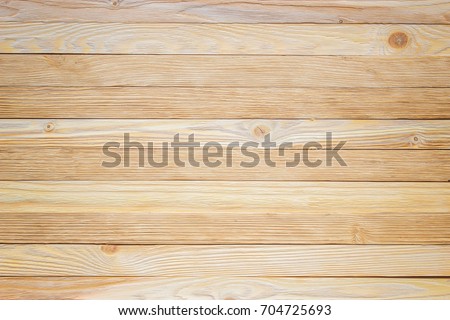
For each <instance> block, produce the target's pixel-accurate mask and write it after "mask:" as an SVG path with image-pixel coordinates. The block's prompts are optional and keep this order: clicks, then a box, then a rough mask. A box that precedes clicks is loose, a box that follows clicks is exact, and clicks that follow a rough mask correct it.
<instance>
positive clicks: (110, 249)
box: [100, 244, 119, 254]
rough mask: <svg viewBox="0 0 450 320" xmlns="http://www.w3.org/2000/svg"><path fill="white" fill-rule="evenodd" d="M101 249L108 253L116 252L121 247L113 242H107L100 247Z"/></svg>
mask: <svg viewBox="0 0 450 320" xmlns="http://www.w3.org/2000/svg"><path fill="white" fill-rule="evenodd" d="M100 250H102V251H103V252H104V253H106V254H114V253H116V252H117V251H118V250H119V248H118V247H117V246H115V245H112V244H105V245H102V246H101V247H100Z"/></svg>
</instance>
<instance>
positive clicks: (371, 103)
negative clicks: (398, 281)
mask: <svg viewBox="0 0 450 320" xmlns="http://www.w3.org/2000/svg"><path fill="white" fill-rule="evenodd" d="M0 104H1V106H2V107H1V108H0V117H2V118H48V119H49V121H50V120H51V119H54V118H77V119H78V118H80V119H82V118H106V119H140V118H144V119H165V118H169V119H172V118H176V119H193V118H195V119H198V118H199V117H201V118H204V119H236V118H247V119H252V118H256V119H258V118H265V119H280V118H282V119H298V118H312V119H314V118H317V119H320V118H322V119H323V118H337V119H399V118H401V119H441V118H444V119H450V89H449V88H322V87H320V88H204V87H200V88H176V90H174V89H173V88H164V87H96V88H93V87H79V88H78V87H75V88H74V87H0ZM124 106H126V108H124Z"/></svg>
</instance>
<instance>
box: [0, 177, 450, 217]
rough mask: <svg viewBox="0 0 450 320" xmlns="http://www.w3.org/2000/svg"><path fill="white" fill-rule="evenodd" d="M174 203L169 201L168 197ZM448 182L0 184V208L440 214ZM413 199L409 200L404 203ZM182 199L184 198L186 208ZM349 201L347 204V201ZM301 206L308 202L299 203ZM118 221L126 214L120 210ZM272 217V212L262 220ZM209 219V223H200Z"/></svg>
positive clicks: (448, 196) (447, 207) (449, 194)
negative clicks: (270, 215) (120, 215)
mask: <svg viewBox="0 0 450 320" xmlns="http://www.w3.org/2000/svg"><path fill="white" fill-rule="evenodd" d="M168 195H170V196H169V197H170V198H171V199H173V201H167V197H168ZM449 200H450V188H449V185H448V183H446V182H444V183H436V182H433V183H427V182H420V183H409V182H398V183H397V182H389V183H376V182H318V181H314V182H292V181H282V182H280V181H266V182H264V183H261V182H252V181H156V182H151V181H116V182H113V183H111V182H108V181H106V182H102V181H95V182H89V181H1V182H0V202H1V203H2V205H1V207H0V213H1V214H2V218H3V219H7V214H8V213H22V214H30V217H31V214H37V213H40V214H61V218H62V219H63V218H64V217H63V216H64V215H69V216H70V215H72V214H76V213H80V211H82V212H83V213H85V214H90V215H91V216H95V215H98V214H109V213H117V214H126V213H127V214H132V213H139V214H143V213H148V214H149V217H148V218H149V219H150V218H151V217H150V215H151V214H169V213H177V214H193V213H198V214H212V213H217V214H222V216H223V214H235V213H238V214H269V213H283V214H293V215H294V216H295V215H302V214H339V213H341V214H346V215H349V216H351V215H353V216H355V218H356V216H357V215H359V214H368V215H370V216H371V217H372V219H376V218H377V215H379V214H388V213H389V214H396V213H398V214H403V215H405V216H407V215H413V214H423V213H428V214H446V213H450V201H449ZM412 202H414V205H413V206H411V205H410V204H411V203H412ZM186 203H189V205H188V206H187V205H186ZM348 203H351V204H352V205H351V206H349V205H348ZM305 204H306V205H305ZM122 217H123V218H125V217H126V216H124V215H122ZM268 218H270V217H268ZM205 222H208V221H205Z"/></svg>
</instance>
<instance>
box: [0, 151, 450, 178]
mask: <svg viewBox="0 0 450 320" xmlns="http://www.w3.org/2000/svg"><path fill="white" fill-rule="evenodd" d="M110 151H111V152H116V153H117V155H118V156H120V158H121V160H123V159H122V158H123V157H122V155H123V150H120V149H118V150H115V149H114V148H113V149H112V150H110ZM147 151H148V150H143V152H142V154H143V159H142V160H143V162H142V167H139V157H138V150H137V149H134V150H131V152H130V157H129V159H130V164H129V167H125V166H124V161H122V162H121V163H120V164H118V166H117V167H114V168H111V167H103V166H102V163H103V162H108V163H113V162H114V161H115V159H114V158H112V156H106V155H104V154H103V151H102V148H95V147H91V148H78V147H74V148H72V147H57V148H56V147H33V146H29V147H26V148H24V147H23V146H6V147H4V146H1V147H0V180H107V181H113V180H116V181H117V180H143V181H147V180H240V181H242V180H299V181H308V180H316V181H435V182H437V181H441V182H447V181H448V180H450V162H449V161H448V159H449V155H450V151H448V150H421V149H418V150H340V151H339V152H338V154H339V156H340V157H341V158H342V159H343V160H344V162H345V163H346V165H347V166H340V165H339V163H338V162H337V161H336V159H331V160H332V161H331V166H327V165H326V152H325V151H324V150H310V152H309V158H308V160H309V161H311V162H315V161H317V160H321V161H322V162H321V163H318V164H319V166H316V167H310V166H306V164H305V162H304V161H303V160H302V159H303V155H302V154H303V152H302V151H300V150H285V154H284V156H281V155H280V154H279V151H280V150H272V151H271V152H270V160H272V161H273V162H274V163H275V165H276V166H275V167H271V166H269V165H268V164H266V161H265V160H264V159H265V155H264V151H265V150H262V149H256V148H255V149H252V148H250V149H249V150H248V151H250V152H252V153H254V156H255V158H257V159H259V160H260V161H259V163H257V164H256V163H255V162H254V158H253V157H251V156H247V155H244V154H241V151H240V150H239V149H236V148H234V149H232V150H231V153H230V154H229V156H227V152H226V150H223V156H222V157H220V156H219V157H215V156H213V157H209V158H208V160H209V162H210V163H208V165H207V163H206V162H204V161H202V159H203V156H202V154H201V153H199V152H198V150H197V153H196V151H195V150H194V160H196V161H199V162H200V164H199V167H194V166H193V165H191V163H192V161H191V162H189V159H188V150H186V148H182V149H180V154H179V160H181V161H182V162H184V163H185V167H182V166H179V165H176V164H175V160H174V159H175V157H174V154H173V153H174V149H172V148H170V149H169V150H168V156H167V159H168V162H167V166H163V167H154V166H150V165H149V164H148V163H147V160H148V157H147V154H148V152H147ZM215 151H216V149H215V148H213V149H210V152H215ZM296 154H298V155H299V156H300V161H299V162H298V165H295V164H293V165H294V166H293V167H286V164H287V162H292V161H294V159H296V157H297V156H296ZM162 155H163V150H161V149H154V150H153V159H154V161H156V162H161V159H162ZM216 160H217V161H220V162H218V166H217V167H211V163H213V162H215V161H216ZM302 161H303V162H302ZM243 163H245V164H246V165H250V166H251V165H252V164H253V165H255V166H253V167H248V166H243ZM269 163H270V162H269Z"/></svg>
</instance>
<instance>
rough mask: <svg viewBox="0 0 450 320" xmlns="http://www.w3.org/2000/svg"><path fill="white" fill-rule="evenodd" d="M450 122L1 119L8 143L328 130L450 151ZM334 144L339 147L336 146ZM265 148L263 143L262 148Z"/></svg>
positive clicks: (307, 135) (246, 137) (308, 137)
mask: <svg viewBox="0 0 450 320" xmlns="http://www.w3.org/2000/svg"><path fill="white" fill-rule="evenodd" d="M448 128H450V120H428V121H426V120H415V121H411V120H351V121H349V120H314V119H304V120H300V119H299V120H273V121H269V120H265V119H252V120H215V121H212V120H173V119H170V120H165V119H162V120H103V119H102V120H65V119H62V120H53V121H52V120H49V119H38V120H22V119H21V120H0V142H1V144H2V145H3V146H7V145H9V144H12V145H24V146H29V145H33V146H35V147H38V146H42V147H64V146H73V147H86V146H93V147H94V146H95V147H100V148H101V147H102V146H103V145H104V144H105V142H107V141H118V142H120V143H124V142H123V141H124V135H125V134H126V133H128V134H129V135H130V140H131V141H136V142H139V143H142V144H143V145H144V146H147V143H148V142H152V143H154V144H153V145H154V147H155V148H156V147H162V146H163V143H164V142H169V143H170V142H172V141H173V139H174V135H175V134H179V137H180V140H181V141H184V140H186V141H187V140H188V136H189V135H191V134H193V135H194V136H195V141H197V142H199V143H200V145H201V146H204V145H205V144H206V143H208V142H211V141H214V142H217V143H220V144H221V145H223V146H224V147H226V145H228V144H230V143H232V142H233V141H237V142H239V143H240V144H241V145H242V144H243V143H245V142H247V141H253V142H257V143H260V142H263V141H264V136H265V135H267V134H270V138H271V140H272V141H275V142H276V143H277V144H278V145H280V144H282V143H287V142H291V143H292V144H293V146H292V148H295V149H301V148H303V147H304V146H305V145H306V144H307V143H308V142H312V141H314V142H318V143H320V144H321V145H323V146H324V148H325V147H326V146H327V141H326V137H327V134H326V133H327V132H330V133H332V138H333V140H334V141H335V143H336V144H337V143H338V141H345V142H346V143H345V145H344V146H343V147H342V148H343V149H450V132H449V130H448ZM333 147H334V146H333ZM259 148H261V145H260V146H259Z"/></svg>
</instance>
